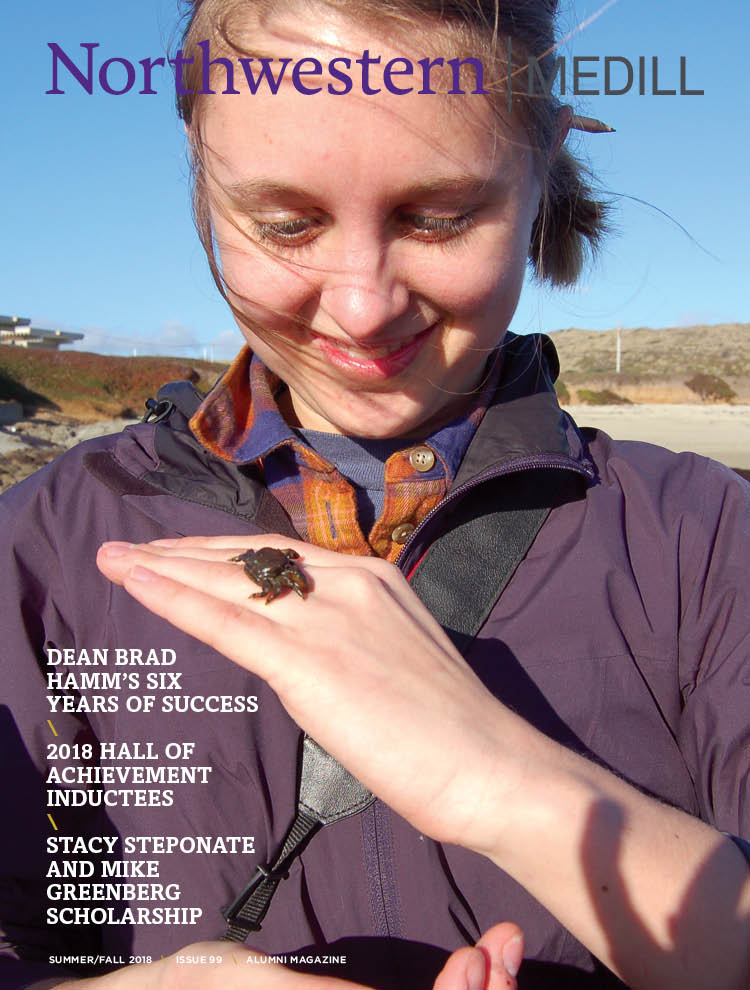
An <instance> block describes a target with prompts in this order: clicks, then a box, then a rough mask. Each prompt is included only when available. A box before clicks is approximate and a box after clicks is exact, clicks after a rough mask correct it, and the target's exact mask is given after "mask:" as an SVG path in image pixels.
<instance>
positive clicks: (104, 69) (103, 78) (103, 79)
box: [99, 58, 135, 96]
mask: <svg viewBox="0 0 750 990" xmlns="http://www.w3.org/2000/svg"><path fill="white" fill-rule="evenodd" d="M116 62H117V63H119V64H120V65H122V66H124V68H125V77H126V80H127V81H126V83H125V85H124V86H123V87H122V89H115V88H114V87H113V86H110V84H109V67H110V65H114V64H115V63H116ZM134 82H135V69H134V68H133V64H132V63H131V62H128V60H127V59H126V58H108V59H107V61H106V62H102V66H101V68H100V69H99V85H100V86H101V87H102V89H103V90H104V92H105V93H109V95H110V96H122V94H123V93H127V92H129V91H130V90H131V89H132V88H133V83H134Z"/></svg>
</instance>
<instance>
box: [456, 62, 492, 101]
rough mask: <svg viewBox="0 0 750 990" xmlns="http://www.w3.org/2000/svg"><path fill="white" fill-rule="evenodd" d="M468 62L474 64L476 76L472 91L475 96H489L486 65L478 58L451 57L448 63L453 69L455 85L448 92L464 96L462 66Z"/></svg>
mask: <svg viewBox="0 0 750 990" xmlns="http://www.w3.org/2000/svg"><path fill="white" fill-rule="evenodd" d="M466 62H469V63H470V64H471V65H473V66H474V72H475V73H476V76H475V80H474V81H475V83H476V86H475V88H474V89H473V90H472V91H471V92H472V95H473V96H487V95H488V92H489V91H488V90H486V89H485V88H484V66H483V65H482V62H481V60H480V59H478V58H449V59H448V65H449V66H450V67H451V70H452V71H453V87H452V89H449V90H448V92H449V93H450V94H451V95H456V96H464V91H463V90H462V89H461V66H462V65H464V64H465V63H466Z"/></svg>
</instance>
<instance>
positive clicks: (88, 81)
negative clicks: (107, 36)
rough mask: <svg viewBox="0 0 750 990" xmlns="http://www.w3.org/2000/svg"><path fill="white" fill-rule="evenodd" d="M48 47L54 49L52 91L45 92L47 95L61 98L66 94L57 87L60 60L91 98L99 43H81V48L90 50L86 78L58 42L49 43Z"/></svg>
mask: <svg viewBox="0 0 750 990" xmlns="http://www.w3.org/2000/svg"><path fill="white" fill-rule="evenodd" d="M47 47H48V48H51V49H52V89H48V90H45V93H47V94H51V95H52V96H60V95H61V94H62V93H64V92H65V90H64V89H60V88H59V87H58V85H57V62H58V59H59V60H60V61H61V62H62V63H63V65H64V66H65V68H66V69H67V70H68V72H70V74H71V75H72V76H73V77H74V78H75V79H77V80H78V82H79V83H80V84H81V86H83V88H84V89H85V90H86V92H87V93H88V94H89V96H91V94H92V93H93V91H94V49H95V48H98V47H99V42H98V41H82V42H81V45H80V47H81V48H87V49H88V66H87V70H86V71H87V74H86V75H85V76H84V74H83V73H82V72H81V71H80V70H79V68H78V66H77V65H76V64H75V63H74V62H73V61H72V59H70V58H69V57H68V56H67V55H66V54H65V52H64V51H63V50H62V48H61V47H60V46H59V45H58V44H57V42H56V41H48V42H47Z"/></svg>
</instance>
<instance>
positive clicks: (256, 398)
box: [190, 346, 501, 477]
mask: <svg viewBox="0 0 750 990" xmlns="http://www.w3.org/2000/svg"><path fill="white" fill-rule="evenodd" d="M499 355H500V351H499V349H498V350H497V351H495V352H494V353H493V355H492V356H491V360H490V361H489V362H488V365H487V373H486V376H485V381H484V384H483V386H482V389H481V391H480V392H479V393H477V395H476V396H475V398H474V401H473V402H472V403H471V405H470V406H469V408H468V409H467V410H465V411H464V412H463V413H462V415H461V416H459V417H457V418H456V419H454V420H452V421H451V422H450V423H448V424H446V425H445V426H442V427H440V428H439V429H438V430H436V431H435V432H434V433H432V434H430V435H429V436H426V437H424V438H423V439H419V440H411V441H404V449H408V448H409V447H413V446H414V445H415V444H417V443H422V444H428V445H429V446H430V447H432V448H433V450H434V451H435V453H436V454H437V455H438V456H439V457H440V459H441V460H442V461H443V462H444V464H445V465H446V467H447V469H448V473H449V476H450V477H454V476H455V474H456V472H457V471H458V467H459V464H460V463H461V459H462V457H463V455H464V453H465V452H466V448H467V447H468V445H469V442H470V441H471V438H472V436H473V435H474V432H475V431H476V428H477V426H478V424H479V422H480V421H481V419H482V417H483V415H484V413H485V411H486V409H487V406H488V405H489V403H490V401H491V399H492V396H493V395H494V393H495V391H496V389H497V384H498V380H499V377H500V364H501V362H500V359H499ZM248 386H249V387H248ZM283 387H284V386H283V383H282V382H281V379H280V378H279V377H278V376H277V375H275V374H274V373H273V372H272V371H270V370H269V369H268V368H267V367H266V366H265V365H264V364H263V362H262V361H261V360H260V358H258V357H257V356H256V355H254V354H253V353H252V351H251V350H250V348H249V347H248V346H245V347H244V348H243V349H242V350H241V351H240V353H239V354H238V355H237V357H236V358H235V360H234V361H233V363H232V365H231V366H230V367H229V369H228V370H227V372H226V373H225V374H224V376H223V377H222V378H221V379H220V381H219V382H218V383H217V385H216V386H215V387H214V388H213V389H212V390H211V392H210V393H209V394H208V395H207V396H206V398H205V399H204V400H203V402H202V403H201V405H200V406H199V408H198V410H197V411H196V412H195V414H194V415H193V417H192V419H191V420H190V429H191V431H192V433H193V435H194V436H195V437H196V438H197V439H198V440H199V441H200V443H202V444H203V446H204V447H206V448H207V449H208V450H209V451H211V453H212V454H215V455H216V456H217V457H220V458H222V459H223V460H226V461H232V462H234V463H236V464H249V463H252V462H255V461H257V460H259V459H260V458H263V457H267V456H268V455H269V454H271V453H272V451H274V450H276V449H278V448H279V447H282V446H286V445H291V446H292V447H293V448H294V450H295V451H296V452H298V453H300V452H303V453H304V456H305V458H306V460H310V459H311V455H312V460H316V461H317V460H320V461H322V462H323V463H321V464H320V465H319V466H320V467H323V468H324V467H330V465H328V464H327V462H325V461H324V460H323V458H320V455H318V454H316V453H315V452H314V451H312V450H311V448H310V447H308V446H307V445H306V444H305V443H304V442H303V441H302V440H301V439H300V438H299V436H298V435H297V434H295V433H294V431H293V430H292V429H291V428H290V427H289V426H288V425H287V423H286V421H285V420H284V417H283V416H282V415H281V412H280V411H279V407H278V404H277V401H276V397H277V396H278V394H279V392H280V390H281V389H282V388H283Z"/></svg>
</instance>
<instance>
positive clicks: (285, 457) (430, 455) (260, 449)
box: [190, 347, 500, 561]
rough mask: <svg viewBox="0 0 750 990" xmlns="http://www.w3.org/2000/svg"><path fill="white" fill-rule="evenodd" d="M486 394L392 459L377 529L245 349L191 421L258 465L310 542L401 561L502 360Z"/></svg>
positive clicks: (440, 492)
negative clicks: (361, 515) (366, 526)
mask: <svg viewBox="0 0 750 990" xmlns="http://www.w3.org/2000/svg"><path fill="white" fill-rule="evenodd" d="M490 367H491V372H490V374H489V375H488V376H487V379H486V381H485V383H484V386H483V388H482V390H481V392H480V393H478V394H477V395H476V397H475V398H474V401H473V402H472V404H471V405H470V407H469V408H468V410H467V411H466V412H465V413H464V415H463V416H461V417H460V418H458V419H455V420H453V422H451V423H449V424H448V425H447V426H444V427H441V428H440V429H439V430H437V431H436V432H434V433H432V434H431V435H429V436H427V437H425V439H424V440H422V441H414V442H405V446H404V449H403V450H399V451H397V452H396V453H394V454H392V455H391V456H390V457H389V458H388V460H387V461H386V464H385V500H384V504H383V511H382V512H381V514H380V517H379V518H378V519H376V520H375V523H374V525H373V527H372V528H371V530H370V532H369V533H367V534H365V533H363V531H362V529H361V527H360V524H359V519H358V516H357V503H356V497H355V488H354V485H353V484H352V483H351V482H350V481H348V480H347V479H346V478H345V477H343V475H341V474H340V473H339V471H338V470H337V469H336V467H335V465H333V464H331V463H330V462H329V461H327V460H326V459H325V458H324V457H322V456H321V455H320V454H318V453H317V452H316V451H315V450H313V449H312V448H311V447H309V446H308V445H307V444H306V443H304V442H303V441H302V440H301V439H300V438H299V436H297V434H295V432H294V431H293V430H292V429H291V428H290V427H289V426H288V425H287V423H286V422H285V420H284V418H283V416H282V415H281V413H280V412H279V408H278V405H277V403H276V396H277V395H278V394H279V393H280V392H281V390H282V389H284V388H286V386H285V385H284V383H283V382H282V381H281V380H280V379H279V378H278V376H276V375H274V374H273V372H271V371H269V369H268V368H266V366H265V365H264V364H263V363H262V361H261V360H260V359H259V358H258V357H256V356H255V355H253V354H252V352H251V350H250V348H249V347H245V348H244V349H243V350H242V351H241V352H240V353H239V355H238V356H237V358H236V359H235V361H234V362H233V364H232V365H231V367H230V368H229V370H228V371H227V372H226V374H225V375H224V376H223V377H222V379H221V380H220V382H219V383H218V384H217V385H216V387H215V388H214V389H213V390H212V391H211V392H210V393H209V395H207V396H206V398H205V400H204V401H203V403H202V404H201V406H200V408H199V409H198V410H197V412H196V413H195V415H194V416H193V418H192V419H191V421H190V428H191V430H192V432H193V434H194V436H195V437H196V438H197V439H198V440H199V441H200V442H201V443H202V444H203V446H204V447H206V448H207V449H208V450H210V451H211V453H213V454H215V455H216V456H218V457H221V458H223V459H224V460H227V461H233V462H234V463H236V464H242V465H246V466H247V467H248V469H250V470H254V471H257V472H258V475H259V477H261V478H262V480H263V481H264V483H265V485H266V486H267V488H268V489H269V491H271V492H272V493H273V494H274V496H275V497H276V498H277V499H278V500H279V502H280V503H281V504H282V506H283V507H284V509H285V510H286V512H287V514H288V515H289V518H290V519H291V522H292V524H293V526H294V528H295V529H296V530H297V532H298V533H299V534H300V536H301V537H302V539H303V540H306V541H308V542H310V543H314V544H316V545H317V546H320V547H325V548H327V549H329V550H336V551H338V552H339V553H349V554H359V555H361V556H378V557H383V558H385V559H386V560H390V561H394V560H395V559H396V557H397V556H398V555H399V553H400V552H401V549H402V547H403V544H404V543H405V542H406V540H407V539H408V537H409V535H410V533H411V532H413V530H414V529H415V528H416V526H418V525H419V523H420V522H421V521H422V520H423V519H424V518H425V517H426V516H427V514H428V513H429V512H431V510H432V509H434V508H435V506H436V505H437V504H438V503H439V502H440V501H441V499H442V498H443V496H444V495H445V493H446V492H447V491H448V489H449V487H450V485H451V483H452V481H453V478H454V477H455V475H456V471H457V470H458V466H459V464H460V463H461V460H462V458H463V455H464V453H465V452H466V449H467V448H468V446H469V442H470V441H471V438H472V437H473V435H474V432H475V430H476V428H477V426H478V425H479V422H480V420H481V419H482V416H483V415H484V412H485V409H486V408H487V404H488V402H489V399H490V397H491V396H492V394H493V393H494V391H495V389H496V387H497V382H498V378H499V372H500V361H499V360H494V361H493V362H492V364H491V366H490Z"/></svg>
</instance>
